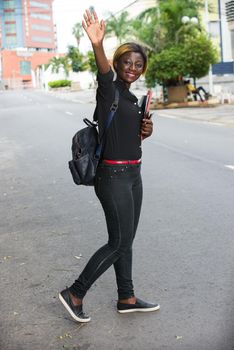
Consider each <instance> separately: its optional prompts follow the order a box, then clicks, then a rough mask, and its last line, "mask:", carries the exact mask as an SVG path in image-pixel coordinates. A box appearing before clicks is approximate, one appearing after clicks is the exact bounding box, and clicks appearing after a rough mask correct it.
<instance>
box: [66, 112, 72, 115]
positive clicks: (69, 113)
mask: <svg viewBox="0 0 234 350" xmlns="http://www.w3.org/2000/svg"><path fill="white" fill-rule="evenodd" d="M65 113H66V114H68V115H73V113H71V112H65Z"/></svg>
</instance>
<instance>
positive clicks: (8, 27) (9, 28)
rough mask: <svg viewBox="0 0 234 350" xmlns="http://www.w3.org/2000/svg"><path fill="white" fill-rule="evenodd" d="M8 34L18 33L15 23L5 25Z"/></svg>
mask: <svg viewBox="0 0 234 350" xmlns="http://www.w3.org/2000/svg"><path fill="white" fill-rule="evenodd" d="M5 31H6V33H16V24H15V23H6V24H5Z"/></svg>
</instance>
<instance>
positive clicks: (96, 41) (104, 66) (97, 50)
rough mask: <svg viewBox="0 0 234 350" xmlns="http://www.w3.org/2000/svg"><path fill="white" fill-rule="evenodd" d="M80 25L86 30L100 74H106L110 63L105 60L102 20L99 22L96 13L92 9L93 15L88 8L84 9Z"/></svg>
mask: <svg viewBox="0 0 234 350" xmlns="http://www.w3.org/2000/svg"><path fill="white" fill-rule="evenodd" d="M82 26H83V28H84V30H85V31H86V33H87V35H88V37H89V39H90V41H91V44H92V47H93V52H94V55H95V60H96V65H97V68H98V71H99V72H100V73H101V74H106V73H108V72H109V70H110V64H109V62H108V60H107V57H106V54H105V51H104V48H103V39H104V35H105V23H104V21H103V20H101V21H100V22H99V20H98V16H97V13H96V12H95V11H94V12H93V16H92V15H91V13H90V11H89V10H86V11H85V14H84V20H83V21H82Z"/></svg>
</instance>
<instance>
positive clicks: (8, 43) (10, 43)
mask: <svg viewBox="0 0 234 350" xmlns="http://www.w3.org/2000/svg"><path fill="white" fill-rule="evenodd" d="M16 44H17V38H16V36H6V47H10V46H15V45H16Z"/></svg>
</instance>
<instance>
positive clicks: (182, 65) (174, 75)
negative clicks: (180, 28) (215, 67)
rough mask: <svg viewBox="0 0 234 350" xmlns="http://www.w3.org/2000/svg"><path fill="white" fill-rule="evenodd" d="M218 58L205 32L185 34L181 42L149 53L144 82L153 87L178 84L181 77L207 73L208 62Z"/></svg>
mask: <svg viewBox="0 0 234 350" xmlns="http://www.w3.org/2000/svg"><path fill="white" fill-rule="evenodd" d="M217 60H218V55H217V50H216V49H215V47H214V45H213V44H212V42H211V40H210V39H209V38H208V37H207V35H206V34H205V33H202V32H198V33H197V34H196V35H195V36H190V35H187V36H186V37H185V38H184V42H183V43H179V44H175V45H174V46H171V47H168V48H166V49H164V50H162V51H161V52H160V53H159V54H156V55H151V57H150V59H149V67H148V71H147V73H146V83H147V85H148V86H149V87H154V86H155V84H156V83H159V84H162V85H164V86H171V85H178V84H179V83H180V81H181V77H185V76H188V77H191V78H193V79H194V80H196V78H201V77H203V76H205V75H207V74H208V71H209V66H210V64H214V63H216V62H217Z"/></svg>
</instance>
